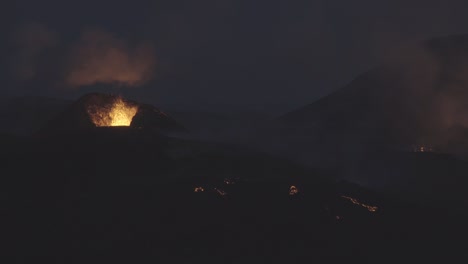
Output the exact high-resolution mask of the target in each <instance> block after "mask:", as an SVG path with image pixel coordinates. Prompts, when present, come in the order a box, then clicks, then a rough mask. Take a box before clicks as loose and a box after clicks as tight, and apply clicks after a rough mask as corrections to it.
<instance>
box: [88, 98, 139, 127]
mask: <svg viewBox="0 0 468 264" xmlns="http://www.w3.org/2000/svg"><path fill="white" fill-rule="evenodd" d="M137 111H138V106H135V105H131V104H129V103H126V102H124V100H122V98H120V97H118V98H117V99H116V100H115V102H114V103H113V104H112V106H111V107H109V108H106V107H92V108H88V114H89V116H90V117H91V121H92V122H93V123H94V124H95V125H96V126H97V127H111V126H130V124H131V123H132V119H133V117H134V116H135V115H136V113H137Z"/></svg>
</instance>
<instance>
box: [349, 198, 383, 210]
mask: <svg viewBox="0 0 468 264" xmlns="http://www.w3.org/2000/svg"><path fill="white" fill-rule="evenodd" d="M341 197H342V198H344V199H346V200H349V201H350V202H352V203H353V204H356V205H359V206H362V207H364V208H366V209H367V210H368V211H369V212H376V211H377V209H378V207H377V206H371V205H367V204H364V203H361V202H359V201H358V200H357V199H356V198H352V197H349V196H341Z"/></svg>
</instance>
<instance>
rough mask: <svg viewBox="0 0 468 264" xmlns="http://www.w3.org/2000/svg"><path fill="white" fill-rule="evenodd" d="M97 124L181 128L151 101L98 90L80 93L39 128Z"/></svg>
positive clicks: (75, 128) (73, 128) (80, 127)
mask: <svg viewBox="0 0 468 264" xmlns="http://www.w3.org/2000/svg"><path fill="white" fill-rule="evenodd" d="M99 127H129V128H139V129H152V130H157V131H161V132H182V131H185V128H184V127H183V126H182V125H180V124H178V123H177V122H176V121H175V120H174V119H172V118H171V117H169V116H168V115H167V114H166V113H164V112H162V111H161V110H159V109H158V108H156V107H154V106H152V105H149V104H140V103H138V102H136V101H132V100H127V99H125V98H122V97H121V96H117V95H112V94H101V93H90V94H86V95H84V96H82V97H81V98H79V99H78V100H77V101H75V102H74V103H72V104H71V105H70V106H69V107H68V108H67V109H65V110H64V111H63V112H62V113H61V114H59V115H58V116H57V117H56V118H54V119H53V120H51V121H50V122H49V123H48V124H47V125H46V126H45V127H44V129H43V130H42V131H43V132H45V131H81V130H90V129H96V128H99Z"/></svg>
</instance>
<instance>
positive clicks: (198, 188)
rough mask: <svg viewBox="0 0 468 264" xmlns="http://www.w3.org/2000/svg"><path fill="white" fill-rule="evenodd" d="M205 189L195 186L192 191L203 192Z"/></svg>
mask: <svg viewBox="0 0 468 264" xmlns="http://www.w3.org/2000/svg"><path fill="white" fill-rule="evenodd" d="M204 191H205V189H204V188H203V187H195V190H194V192H204Z"/></svg>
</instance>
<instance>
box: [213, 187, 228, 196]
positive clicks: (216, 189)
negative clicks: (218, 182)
mask: <svg viewBox="0 0 468 264" xmlns="http://www.w3.org/2000/svg"><path fill="white" fill-rule="evenodd" d="M214 190H215V191H216V192H217V193H218V194H219V195H221V196H226V195H227V193H226V192H225V191H223V190H220V189H218V188H214Z"/></svg>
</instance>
